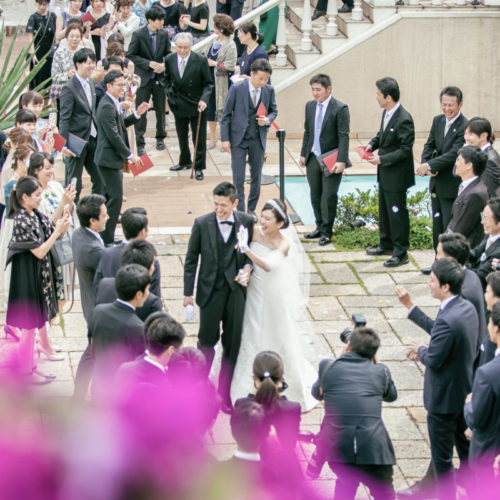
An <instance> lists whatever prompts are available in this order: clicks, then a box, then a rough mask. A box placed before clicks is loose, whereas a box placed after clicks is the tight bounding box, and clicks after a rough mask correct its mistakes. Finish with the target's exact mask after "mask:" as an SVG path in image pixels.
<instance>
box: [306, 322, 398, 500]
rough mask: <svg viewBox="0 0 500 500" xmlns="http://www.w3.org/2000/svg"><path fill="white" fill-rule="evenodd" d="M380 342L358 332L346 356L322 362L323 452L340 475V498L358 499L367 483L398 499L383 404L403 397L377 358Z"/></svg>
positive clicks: (316, 388)
mask: <svg viewBox="0 0 500 500" xmlns="http://www.w3.org/2000/svg"><path fill="white" fill-rule="evenodd" d="M379 346H380V338H379V336H378V335H377V333H375V331H373V330H372V329H371V328H366V327H361V328H355V329H354V330H353V332H352V334H351V336H350V338H349V341H348V342H347V345H346V347H345V350H344V353H343V354H342V356H341V357H340V358H339V359H337V360H336V361H334V362H333V363H332V362H330V361H329V360H323V361H321V363H320V365H319V377H318V380H317V381H316V382H315V384H314V385H313V388H312V391H311V392H312V395H313V396H314V397H315V398H316V399H323V400H324V402H325V417H324V419H323V422H322V424H321V430H320V434H319V442H318V451H319V450H322V451H320V452H319V455H321V454H323V452H324V456H325V458H326V459H327V460H328V464H329V466H330V468H331V469H332V470H333V471H334V473H335V474H336V476H337V482H336V483H335V497H334V498H335V499H342V500H345V499H353V498H354V496H355V495H356V490H357V488H358V484H359V483H360V482H363V483H364V484H366V486H368V487H369V488H370V492H371V494H372V496H373V497H374V498H376V499H378V498H380V499H393V498H394V496H395V494H394V487H393V484H392V473H393V465H394V464H395V463H396V457H395V454H394V448H393V446H392V442H391V438H390V437H389V433H388V432H387V429H386V428H385V425H384V422H383V420H382V416H381V415H382V401H387V402H392V401H395V400H396V398H397V396H398V394H397V390H396V386H395V385H394V382H393V380H392V377H391V372H390V371H389V368H387V366H385V365H383V364H382V363H377V359H376V357H375V355H376V353H377V350H378V348H379Z"/></svg>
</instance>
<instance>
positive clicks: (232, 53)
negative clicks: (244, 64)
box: [206, 14, 237, 149]
mask: <svg viewBox="0 0 500 500" xmlns="http://www.w3.org/2000/svg"><path fill="white" fill-rule="evenodd" d="M214 32H215V34H216V35H217V36H218V38H217V40H215V41H214V42H213V43H212V45H210V47H208V50H207V52H206V56H207V59H208V65H209V66H210V73H211V75H212V80H213V81H214V83H215V85H214V88H213V90H212V94H211V96H210V101H209V102H208V118H207V120H208V127H209V130H210V138H209V144H208V146H207V149H213V148H215V145H216V143H217V122H218V121H220V118H221V115H222V110H223V109H224V103H225V102H226V97H227V93H228V90H229V77H230V76H231V74H232V73H233V71H234V69H235V67H236V58H237V51H236V44H235V43H234V40H233V37H232V35H233V33H234V22H233V20H232V19H231V18H230V17H229V16H228V15H226V14H216V15H215V16H214Z"/></svg>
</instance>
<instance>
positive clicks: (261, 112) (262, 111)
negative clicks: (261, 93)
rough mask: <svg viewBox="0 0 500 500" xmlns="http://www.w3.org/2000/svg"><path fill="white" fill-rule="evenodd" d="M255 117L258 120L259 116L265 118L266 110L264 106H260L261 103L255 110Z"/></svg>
mask: <svg viewBox="0 0 500 500" xmlns="http://www.w3.org/2000/svg"><path fill="white" fill-rule="evenodd" d="M257 116H258V117H259V118H260V117H261V116H262V117H264V116H267V109H266V107H265V106H264V104H262V101H261V102H260V104H259V107H258V108H257Z"/></svg>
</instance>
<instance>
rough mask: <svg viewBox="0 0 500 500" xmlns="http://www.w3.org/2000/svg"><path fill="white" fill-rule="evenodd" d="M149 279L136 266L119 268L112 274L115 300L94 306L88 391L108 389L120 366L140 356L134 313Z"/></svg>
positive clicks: (140, 327) (141, 337)
mask: <svg viewBox="0 0 500 500" xmlns="http://www.w3.org/2000/svg"><path fill="white" fill-rule="evenodd" d="M150 284H151V276H150V275H149V273H148V271H147V269H145V268H144V267H142V266H139V265H137V264H129V265H127V266H123V267H122V268H121V269H120V270H119V271H118V273H117V275H116V281H115V286H116V294H117V295H118V298H117V299H116V300H115V301H114V302H113V303H111V304H100V305H98V306H96V308H95V309H94V312H93V313H92V317H91V319H90V322H89V327H88V337H89V342H90V345H91V354H92V357H93V358H94V360H95V364H94V376H93V383H92V389H93V393H94V394H95V392H96V390H98V391H99V390H103V391H105V390H106V389H108V390H109V385H108V383H109V382H111V381H112V380H114V378H115V376H116V373H117V371H118V368H119V367H120V365H121V364H122V363H125V362H127V361H133V360H134V359H135V358H136V357H137V356H139V355H141V354H143V353H144V348H145V343H144V323H143V322H142V321H141V320H140V319H139V317H138V316H137V314H136V309H137V308H138V307H142V306H143V305H144V302H145V301H146V299H147V296H148V293H149V285H150Z"/></svg>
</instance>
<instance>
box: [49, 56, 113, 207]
mask: <svg viewBox="0 0 500 500" xmlns="http://www.w3.org/2000/svg"><path fill="white" fill-rule="evenodd" d="M73 63H74V65H75V68H76V72H75V74H74V76H73V78H71V79H70V80H69V81H68V83H66V84H65V85H64V86H63V88H62V89H61V97H60V109H59V134H60V135H61V136H62V137H64V139H66V141H68V139H69V138H70V134H73V135H76V136H78V137H79V138H80V139H82V140H84V141H87V144H86V145H85V147H84V148H83V150H82V152H81V154H80V155H79V156H77V155H76V154H75V153H73V151H71V150H70V149H68V144H67V143H66V147H65V148H64V149H63V154H64V163H65V171H64V185H65V186H67V185H68V184H69V183H70V182H71V179H72V178H73V177H76V198H75V201H78V199H79V198H80V192H81V190H82V172H83V167H84V166H85V168H86V170H87V172H88V173H89V175H90V179H91V180H92V193H93V194H102V191H103V186H102V180H101V176H100V173H99V170H98V169H97V166H96V164H95V163H94V151H95V147H96V137H97V124H96V122H95V109H96V107H95V106H96V103H95V87H94V81H93V80H92V78H90V75H91V74H92V71H94V68H95V54H94V51H93V50H90V49H86V48H85V49H79V50H77V51H76V52H75V55H74V56H73Z"/></svg>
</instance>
